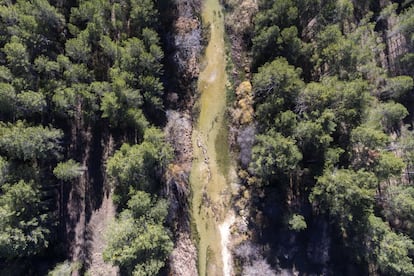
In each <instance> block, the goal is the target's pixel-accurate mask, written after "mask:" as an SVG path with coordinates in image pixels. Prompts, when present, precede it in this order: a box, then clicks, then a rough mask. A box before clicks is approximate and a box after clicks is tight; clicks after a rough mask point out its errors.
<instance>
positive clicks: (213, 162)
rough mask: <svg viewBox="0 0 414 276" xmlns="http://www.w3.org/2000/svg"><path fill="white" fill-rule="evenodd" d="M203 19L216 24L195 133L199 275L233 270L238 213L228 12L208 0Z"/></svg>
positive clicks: (194, 188) (194, 221) (212, 29)
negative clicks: (233, 197) (228, 113)
mask: <svg viewBox="0 0 414 276" xmlns="http://www.w3.org/2000/svg"><path fill="white" fill-rule="evenodd" d="M202 20H203V24H204V26H209V28H210V40H209V43H208V45H207V48H206V50H205V54H204V57H203V58H202V59H201V70H202V72H201V73H200V76H199V80H198V90H199V92H200V98H199V102H198V105H199V111H200V113H199V117H198V121H197V124H196V125H195V127H194V130H193V136H192V139H193V166H192V170H191V176H190V182H191V190H192V204H191V205H192V208H191V209H192V210H191V214H192V216H191V217H192V225H193V234H194V236H195V239H196V241H197V248H198V272H199V275H201V276H204V275H231V254H230V252H229V250H228V248H227V243H228V238H229V228H230V225H231V223H232V219H233V217H232V216H231V215H230V214H231V212H230V211H229V202H230V193H229V189H230V188H229V186H230V185H229V182H230V180H229V175H230V174H229V171H230V170H231V161H230V155H229V146H228V141H227V136H228V135H227V134H228V131H227V126H226V125H227V122H226V119H225V110H226V85H227V75H226V55H225V43H224V15H223V11H222V7H221V5H220V4H219V0H204V6H203V10H202Z"/></svg>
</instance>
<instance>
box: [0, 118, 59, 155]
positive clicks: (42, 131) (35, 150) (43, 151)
mask: <svg viewBox="0 0 414 276" xmlns="http://www.w3.org/2000/svg"><path fill="white" fill-rule="evenodd" d="M62 136H63V133H62V131H61V130H58V129H54V128H49V127H43V126H36V127H30V126H26V125H25V124H24V123H23V122H22V121H18V122H16V123H15V124H4V123H2V124H0V151H1V152H3V153H5V154H6V155H7V156H9V157H10V158H17V159H21V160H34V159H53V158H57V157H58V156H59V151H60V150H61V146H60V144H59V141H60V140H61V139H62Z"/></svg>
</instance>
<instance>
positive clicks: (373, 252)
mask: <svg viewBox="0 0 414 276" xmlns="http://www.w3.org/2000/svg"><path fill="white" fill-rule="evenodd" d="M368 229H369V231H368V233H367V235H366V239H367V240H368V242H367V251H368V255H369V258H370V259H371V260H372V261H374V263H375V264H376V265H377V266H378V268H379V270H380V271H381V272H382V273H384V274H385V275H407V276H408V275H412V274H413V273H414V265H413V260H412V258H411V257H410V256H412V252H413V250H414V244H413V241H412V240H411V239H409V238H408V237H406V236H404V235H401V234H396V233H394V232H393V231H392V230H391V229H390V227H389V226H388V224H386V223H385V222H384V221H382V219H381V218H378V217H376V216H374V215H371V216H370V217H369V228H368Z"/></svg>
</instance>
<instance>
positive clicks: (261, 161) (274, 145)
mask: <svg viewBox="0 0 414 276" xmlns="http://www.w3.org/2000/svg"><path fill="white" fill-rule="evenodd" d="M301 159H302V154H301V153H300V151H299V149H298V148H297V146H296V145H295V140H293V139H292V138H286V137H284V136H283V135H281V134H280V133H277V132H274V131H269V132H268V133H266V134H262V135H257V136H256V144H255V145H254V147H253V149H252V163H251V164H250V166H251V167H252V169H253V170H254V172H255V173H256V174H258V175H259V176H260V177H262V178H263V180H264V181H269V180H271V179H272V177H273V176H275V175H276V174H278V173H279V174H280V173H291V172H293V171H294V170H295V169H297V167H298V163H299V162H300V161H301Z"/></svg>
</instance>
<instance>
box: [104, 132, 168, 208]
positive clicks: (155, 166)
mask: <svg viewBox="0 0 414 276" xmlns="http://www.w3.org/2000/svg"><path fill="white" fill-rule="evenodd" d="M172 153H173V152H172V148H171V146H170V145H169V144H167V143H166V141H165V139H164V135H163V133H162V132H161V131H160V130H158V129H155V128H148V129H147V130H146V132H145V135H144V141H143V142H142V143H141V144H137V145H133V146H131V145H128V144H123V145H122V147H121V148H120V149H119V150H118V151H117V152H115V154H114V155H113V156H112V157H111V158H110V159H109V160H108V164H107V172H108V174H109V176H110V178H111V179H112V181H113V184H114V186H115V197H114V200H115V201H116V202H117V203H119V204H120V206H124V205H125V203H126V201H127V199H128V193H129V190H130V189H131V188H132V189H138V190H144V191H147V192H150V191H152V192H154V191H156V190H157V189H158V187H159V182H160V179H161V173H162V171H163V170H164V169H165V168H166V166H167V164H168V163H169V162H170V160H171V158H172Z"/></svg>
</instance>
